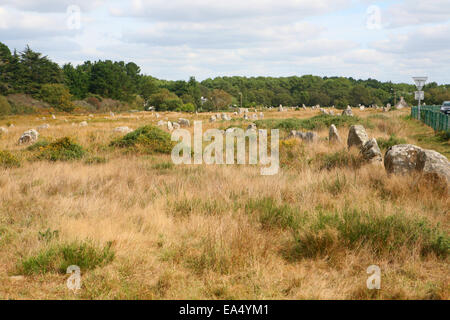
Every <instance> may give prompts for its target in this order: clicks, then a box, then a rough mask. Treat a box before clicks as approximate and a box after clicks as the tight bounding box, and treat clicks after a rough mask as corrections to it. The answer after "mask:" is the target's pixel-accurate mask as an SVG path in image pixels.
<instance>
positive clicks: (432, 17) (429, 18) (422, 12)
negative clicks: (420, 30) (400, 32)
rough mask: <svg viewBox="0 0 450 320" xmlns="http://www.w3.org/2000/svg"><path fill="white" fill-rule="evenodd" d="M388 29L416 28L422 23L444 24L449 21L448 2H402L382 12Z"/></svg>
mask: <svg viewBox="0 0 450 320" xmlns="http://www.w3.org/2000/svg"><path fill="white" fill-rule="evenodd" d="M383 17H384V21H385V23H386V24H387V26H388V27H392V28H396V27H404V26H418V25H420V24H423V23H445V22H447V21H449V20H450V2H449V0H426V1H423V0H404V1H403V2H401V3H399V4H394V5H392V6H390V7H388V9H387V10H385V12H383Z"/></svg>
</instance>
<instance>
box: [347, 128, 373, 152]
mask: <svg viewBox="0 0 450 320" xmlns="http://www.w3.org/2000/svg"><path fill="white" fill-rule="evenodd" d="M367 141H369V136H368V135H367V132H366V129H364V127H363V126H361V125H354V126H351V127H350V131H349V132H348V139H347V145H348V147H349V148H350V147H352V146H356V147H357V148H359V149H361V148H362V146H364V144H365V143H366V142H367Z"/></svg>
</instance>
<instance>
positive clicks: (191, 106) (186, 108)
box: [175, 102, 195, 112]
mask: <svg viewBox="0 0 450 320" xmlns="http://www.w3.org/2000/svg"><path fill="white" fill-rule="evenodd" d="M175 111H177V112H195V105H194V104H192V103H190V102H189V103H186V104H183V105H182V106H181V107H179V108H177V109H176V110H175Z"/></svg>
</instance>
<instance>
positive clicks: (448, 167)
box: [416, 149, 450, 185]
mask: <svg viewBox="0 0 450 320" xmlns="http://www.w3.org/2000/svg"><path fill="white" fill-rule="evenodd" d="M416 170H418V171H421V172H424V173H425V174H428V175H433V176H438V177H440V178H442V179H444V180H446V182H447V184H448V185H450V161H448V159H447V158H446V157H445V156H444V155H442V154H440V153H439V152H436V151H434V150H426V149H423V150H422V151H420V152H419V154H418V156H417V165H416Z"/></svg>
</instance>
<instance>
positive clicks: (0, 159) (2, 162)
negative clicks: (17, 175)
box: [0, 150, 20, 168]
mask: <svg viewBox="0 0 450 320" xmlns="http://www.w3.org/2000/svg"><path fill="white" fill-rule="evenodd" d="M0 166H1V167H3V168H17V167H20V159H19V158H17V157H16V156H15V155H13V154H12V153H11V152H9V151H1V150H0Z"/></svg>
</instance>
